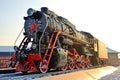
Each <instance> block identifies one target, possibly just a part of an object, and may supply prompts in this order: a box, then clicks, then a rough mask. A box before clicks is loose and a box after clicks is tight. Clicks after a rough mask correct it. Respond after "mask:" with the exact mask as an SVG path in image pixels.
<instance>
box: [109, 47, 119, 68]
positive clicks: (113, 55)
mask: <svg viewBox="0 0 120 80" xmlns="http://www.w3.org/2000/svg"><path fill="white" fill-rule="evenodd" d="M108 64H109V65H113V66H118V65H120V53H119V52H117V51H115V50H112V49H110V48H108Z"/></svg>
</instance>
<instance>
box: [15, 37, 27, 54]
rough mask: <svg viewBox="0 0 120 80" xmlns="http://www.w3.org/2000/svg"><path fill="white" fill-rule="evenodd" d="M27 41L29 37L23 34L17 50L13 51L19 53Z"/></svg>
mask: <svg viewBox="0 0 120 80" xmlns="http://www.w3.org/2000/svg"><path fill="white" fill-rule="evenodd" d="M28 42H29V38H28V37H27V36H25V37H24V38H23V40H22V42H21V43H20V45H19V47H18V50H17V51H16V52H15V54H17V53H19V54H21V52H22V49H23V48H24V47H25V46H26V45H27V44H28Z"/></svg>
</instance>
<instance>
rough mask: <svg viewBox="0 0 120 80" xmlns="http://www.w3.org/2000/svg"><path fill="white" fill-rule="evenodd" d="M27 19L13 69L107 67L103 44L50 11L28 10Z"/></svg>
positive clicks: (45, 70)
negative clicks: (103, 65)
mask: <svg viewBox="0 0 120 80" xmlns="http://www.w3.org/2000/svg"><path fill="white" fill-rule="evenodd" d="M27 14H28V16H27V17H24V20H25V23H24V33H23V34H24V38H23V40H22V41H21V43H20V45H19V46H18V47H16V46H15V47H14V48H15V54H14V55H13V56H12V58H11V64H10V66H11V67H15V68H16V71H20V72H23V73H27V72H39V71H40V72H42V73H46V72H47V71H48V70H51V69H54V70H58V69H59V70H63V71H65V70H67V69H70V70H73V69H74V68H77V69H79V68H85V67H90V66H95V65H102V64H106V63H107V58H108V57H107V50H106V46H105V45H104V43H102V42H101V41H99V40H98V39H97V38H95V37H94V36H93V35H92V34H90V33H88V32H85V31H78V30H76V27H75V25H73V24H72V23H71V22H70V21H68V20H67V19H66V18H63V17H62V16H58V15H57V14H55V13H54V12H53V11H50V10H49V9H48V8H47V7H42V8H41V11H38V10H34V9H32V8H29V9H28V11H27Z"/></svg>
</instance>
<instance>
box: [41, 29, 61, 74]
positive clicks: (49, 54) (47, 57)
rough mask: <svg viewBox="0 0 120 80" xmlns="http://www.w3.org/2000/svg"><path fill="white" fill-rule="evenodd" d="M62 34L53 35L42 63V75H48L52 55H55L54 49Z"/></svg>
mask: <svg viewBox="0 0 120 80" xmlns="http://www.w3.org/2000/svg"><path fill="white" fill-rule="evenodd" d="M60 33H61V32H60V31H57V32H53V33H52V35H51V38H50V42H49V44H48V46H47V49H46V51H45V55H44V57H43V60H42V62H41V63H40V71H41V72H42V73H46V72H47V70H48V65H49V63H50V60H51V57H52V53H53V51H54V48H55V44H56V41H57V39H58V36H59V34H60ZM50 46H52V47H51V49H50Z"/></svg>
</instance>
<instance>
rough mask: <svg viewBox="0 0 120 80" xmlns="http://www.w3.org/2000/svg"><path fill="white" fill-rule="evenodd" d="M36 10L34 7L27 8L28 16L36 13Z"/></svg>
mask: <svg viewBox="0 0 120 80" xmlns="http://www.w3.org/2000/svg"><path fill="white" fill-rule="evenodd" d="M34 12H35V10H34V9H32V8H29V9H28V10H27V14H28V16H32V15H33V14H34Z"/></svg>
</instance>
